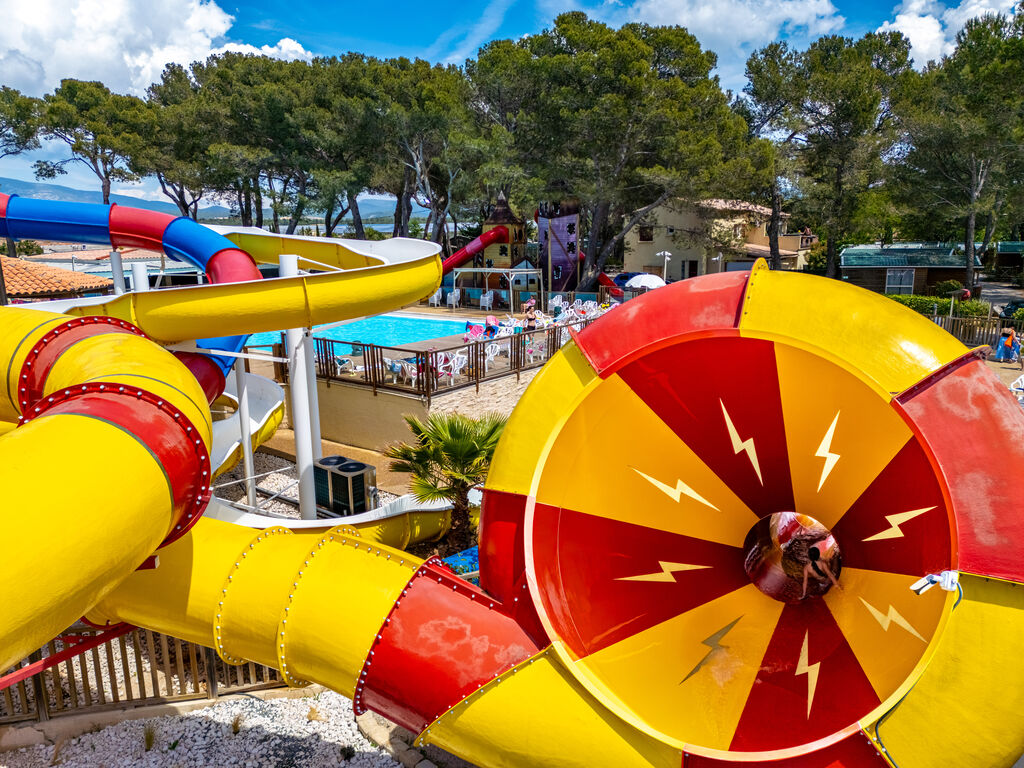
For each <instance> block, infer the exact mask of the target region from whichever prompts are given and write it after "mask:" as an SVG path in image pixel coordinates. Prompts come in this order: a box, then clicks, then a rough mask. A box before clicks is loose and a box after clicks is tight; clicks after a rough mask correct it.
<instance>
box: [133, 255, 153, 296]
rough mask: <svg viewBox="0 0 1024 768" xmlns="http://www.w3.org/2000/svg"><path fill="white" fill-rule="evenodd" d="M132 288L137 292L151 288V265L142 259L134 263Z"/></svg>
mask: <svg viewBox="0 0 1024 768" xmlns="http://www.w3.org/2000/svg"><path fill="white" fill-rule="evenodd" d="M132 290H133V291H136V292H140V291H148V290H149V267H147V266H146V265H145V264H144V263H143V262H141V261H136V262H135V263H134V264H132Z"/></svg>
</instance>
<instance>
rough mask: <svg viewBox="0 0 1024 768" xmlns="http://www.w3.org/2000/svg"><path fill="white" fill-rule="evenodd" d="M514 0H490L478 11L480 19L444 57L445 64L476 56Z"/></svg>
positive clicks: (496, 28)
mask: <svg viewBox="0 0 1024 768" xmlns="http://www.w3.org/2000/svg"><path fill="white" fill-rule="evenodd" d="M514 1H515V0H491V2H490V3H488V5H487V7H486V8H484V9H483V11H481V13H480V19H479V20H478V21H477V22H476V24H474V25H473V26H472V27H471V28H470V29H469V30H468V31H467V32H466V34H465V35H463V36H462V38H461V40H460V41H459V42H458V44H457V45H456V46H455V48H454V49H453V50H452V51H451V53H449V54H448V56H446V57H445V64H462V63H463V62H464V61H465V60H466V59H468V58H470V57H473V56H476V52H477V49H479V48H480V46H481V45H483V44H484V43H486V42H487V41H488V40H490V39H491V38H492V37H494V33H495V32H497V31H498V28H499V27H501V25H502V23H503V22H504V21H505V14H507V13H508V10H509V8H511V7H512V3H513V2H514Z"/></svg>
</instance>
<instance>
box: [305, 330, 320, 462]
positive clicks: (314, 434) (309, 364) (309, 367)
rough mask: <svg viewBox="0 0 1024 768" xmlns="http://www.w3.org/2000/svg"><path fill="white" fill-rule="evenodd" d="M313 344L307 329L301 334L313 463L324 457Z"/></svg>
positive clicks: (311, 334)
mask: <svg viewBox="0 0 1024 768" xmlns="http://www.w3.org/2000/svg"><path fill="white" fill-rule="evenodd" d="M315 344H316V342H314V341H313V333H312V331H311V330H310V329H309V328H307V329H306V330H305V331H304V332H303V334H302V346H303V347H305V357H306V381H307V383H308V384H309V440H310V442H311V443H312V445H313V461H319V460H320V459H322V458H323V457H324V449H323V444H322V443H321V442H320V394H319V392H317V388H316V346H315Z"/></svg>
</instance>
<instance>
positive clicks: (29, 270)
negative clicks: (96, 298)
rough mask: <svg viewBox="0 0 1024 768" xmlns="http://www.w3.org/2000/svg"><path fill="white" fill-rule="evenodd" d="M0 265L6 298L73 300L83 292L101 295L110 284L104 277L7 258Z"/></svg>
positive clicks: (111, 282) (1, 259)
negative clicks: (70, 297)
mask: <svg viewBox="0 0 1024 768" xmlns="http://www.w3.org/2000/svg"><path fill="white" fill-rule="evenodd" d="M0 265H2V266H3V270H4V285H5V286H6V288H7V295H8V296H14V297H17V298H23V299H26V298H37V297H44V296H73V295H75V294H80V293H85V292H86V291H102V290H105V289H107V288H110V286H112V285H113V284H114V282H113V280H111V279H110V278H108V277H100V276H99V275H90V274H88V273H86V272H72V271H71V270H70V269H61V268H60V267H49V266H46V265H45V264H33V263H32V262H30V261H25V260H24V259H12V258H10V257H9V256H0Z"/></svg>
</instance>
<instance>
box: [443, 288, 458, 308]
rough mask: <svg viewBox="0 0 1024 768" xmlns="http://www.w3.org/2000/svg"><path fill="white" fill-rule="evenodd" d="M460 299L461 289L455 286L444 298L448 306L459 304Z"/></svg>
mask: <svg viewBox="0 0 1024 768" xmlns="http://www.w3.org/2000/svg"><path fill="white" fill-rule="evenodd" d="M461 299H462V290H461V289H460V288H456V289H455V290H454V291H452V292H451V293H449V294H448V298H447V299H446V300H445V303H446V304H447V305H448V306H449V307H452V308H455V307H457V306H459V301H460V300H461Z"/></svg>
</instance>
